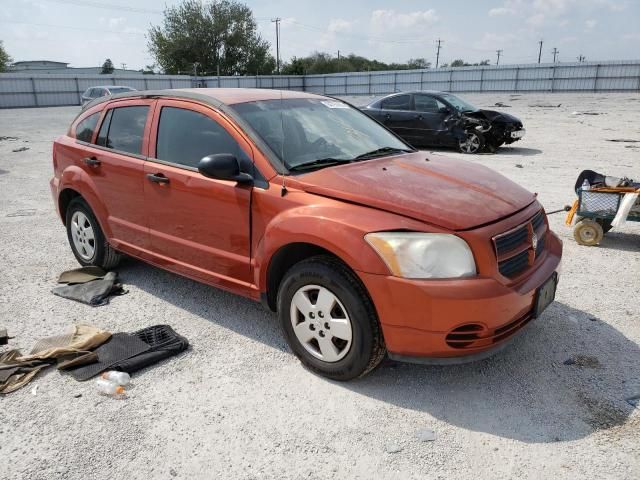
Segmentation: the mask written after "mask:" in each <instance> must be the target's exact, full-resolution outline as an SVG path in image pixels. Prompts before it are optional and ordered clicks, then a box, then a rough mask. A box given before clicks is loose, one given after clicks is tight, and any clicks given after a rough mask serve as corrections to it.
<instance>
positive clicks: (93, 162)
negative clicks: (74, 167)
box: [82, 157, 102, 167]
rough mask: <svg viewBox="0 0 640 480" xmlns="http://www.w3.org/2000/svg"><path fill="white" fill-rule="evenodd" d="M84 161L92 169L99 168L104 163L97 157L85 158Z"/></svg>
mask: <svg viewBox="0 0 640 480" xmlns="http://www.w3.org/2000/svg"><path fill="white" fill-rule="evenodd" d="M82 161H83V162H84V163H86V164H87V165H89V166H90V167H97V166H98V165H100V164H101V163H102V162H101V161H100V160H98V159H97V158H96V157H85V158H83V159H82Z"/></svg>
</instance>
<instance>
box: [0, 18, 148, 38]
mask: <svg viewBox="0 0 640 480" xmlns="http://www.w3.org/2000/svg"><path fill="white" fill-rule="evenodd" d="M0 23H8V24H10V25H12V24H19V25H33V26H35V27H52V28H67V29H69V30H84V31H89V32H94V33H95V32H96V29H95V28H89V27H76V26H72V25H52V24H50V23H32V22H15V21H8V20H0ZM100 32H101V33H102V32H105V33H120V34H123V35H142V36H144V35H145V34H144V33H142V32H125V31H123V30H101V31H100Z"/></svg>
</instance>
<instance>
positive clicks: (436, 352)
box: [358, 232, 562, 363]
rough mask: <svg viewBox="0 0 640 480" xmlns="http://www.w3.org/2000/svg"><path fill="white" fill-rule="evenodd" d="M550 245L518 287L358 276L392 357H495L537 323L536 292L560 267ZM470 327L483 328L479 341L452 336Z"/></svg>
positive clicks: (487, 281)
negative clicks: (494, 354)
mask: <svg viewBox="0 0 640 480" xmlns="http://www.w3.org/2000/svg"><path fill="white" fill-rule="evenodd" d="M547 242H548V249H547V252H546V255H545V257H544V259H541V261H540V263H539V264H538V265H536V266H535V267H534V268H532V269H531V271H529V272H528V274H527V275H525V276H524V278H522V279H520V280H519V281H518V283H514V284H509V283H503V282H502V281H500V280H498V279H497V278H490V277H481V276H480V277H476V278H469V279H454V280H409V279H404V278H398V277H392V276H385V275H375V274H368V273H362V272H358V273H359V276H360V278H361V279H362V281H363V283H364V284H365V287H366V288H367V290H368V291H369V293H370V295H371V298H372V300H373V302H374V304H375V306H376V310H377V312H378V317H379V319H380V323H381V325H382V331H383V334H384V339H385V343H386V346H387V350H388V351H389V355H390V357H391V358H395V359H399V360H408V361H418V360H419V361H420V363H460V362H461V361H465V360H466V361H468V360H475V359H478V358H481V357H484V356H486V355H487V353H486V352H490V353H494V351H495V350H496V349H499V348H500V347H501V346H503V344H504V343H506V342H507V341H508V340H509V339H511V338H512V337H513V336H514V335H515V334H516V333H518V332H519V331H520V330H521V329H522V328H523V327H525V326H526V325H527V324H528V323H529V322H530V321H531V320H533V308H534V302H535V297H536V291H537V289H538V288H539V287H540V286H541V285H543V284H544V283H545V282H546V281H547V280H548V279H549V278H550V277H551V276H552V275H553V274H554V272H555V271H556V270H557V269H558V266H559V264H560V257H561V252H562V244H561V242H560V240H559V239H558V237H557V236H556V235H555V234H553V233H551V232H549V233H548V235H547ZM470 324H473V325H476V326H477V327H476V328H481V329H482V330H481V331H478V332H477V333H478V336H479V338H478V340H477V341H470V342H468V343H467V342H462V343H461V342H459V341H458V342H456V341H452V336H451V334H452V332H454V331H456V330H457V329H462V330H457V331H464V328H466V326H468V325H470ZM454 333H455V332H454ZM458 338H460V337H458ZM430 360H431V361H430Z"/></svg>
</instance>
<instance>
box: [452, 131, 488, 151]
mask: <svg viewBox="0 0 640 480" xmlns="http://www.w3.org/2000/svg"><path fill="white" fill-rule="evenodd" d="M474 137H475V138H474ZM476 139H477V141H476ZM485 145H486V141H485V138H484V135H482V133H480V132H478V131H477V130H467V131H466V132H465V138H464V140H460V141H458V150H460V152H462V153H467V154H470V155H473V154H475V153H480V152H481V151H482V149H483V148H484V146H485Z"/></svg>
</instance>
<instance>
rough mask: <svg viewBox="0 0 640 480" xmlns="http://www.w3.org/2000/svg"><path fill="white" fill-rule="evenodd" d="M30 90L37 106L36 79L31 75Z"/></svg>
mask: <svg viewBox="0 0 640 480" xmlns="http://www.w3.org/2000/svg"><path fill="white" fill-rule="evenodd" d="M31 90H32V92H33V101H34V103H35V104H36V107H37V106H38V94H37V93H36V81H35V79H34V78H33V77H31Z"/></svg>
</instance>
